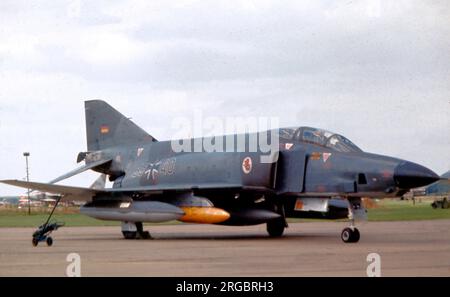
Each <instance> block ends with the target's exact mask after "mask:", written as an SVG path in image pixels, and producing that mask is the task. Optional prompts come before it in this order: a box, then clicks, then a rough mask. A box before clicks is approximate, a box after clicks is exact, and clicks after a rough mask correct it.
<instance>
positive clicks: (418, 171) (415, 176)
mask: <svg viewBox="0 0 450 297" xmlns="http://www.w3.org/2000/svg"><path fill="white" fill-rule="evenodd" d="M394 180H395V184H396V185H397V187H399V188H401V189H412V188H418V187H422V186H426V185H429V184H431V183H434V182H435V181H438V180H439V176H438V175H437V174H436V173H434V172H433V171H431V170H430V169H428V168H426V167H423V166H421V165H419V164H415V163H412V162H408V161H404V162H401V163H400V164H399V165H397V167H396V168H395V171H394Z"/></svg>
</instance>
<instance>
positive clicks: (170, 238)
mask: <svg viewBox="0 0 450 297" xmlns="http://www.w3.org/2000/svg"><path fill="white" fill-rule="evenodd" d="M346 225H347V223H344V222H317V223H316V222H307V223H293V224H290V226H289V228H288V229H287V230H286V232H285V236H284V237H282V238H269V237H268V236H267V233H266V230H265V225H258V226H248V227H226V226H215V225H190V224H185V225H183V224H181V225H155V226H146V230H148V231H150V232H151V234H152V236H153V237H154V239H152V240H125V239H123V238H122V234H121V232H120V227H63V228H61V229H59V230H58V231H56V232H55V233H53V239H54V243H53V246H52V247H48V246H47V245H46V244H45V242H42V243H40V244H39V246H38V247H33V246H32V244H31V234H32V232H33V230H34V229H33V228H0V276H65V275H66V270H67V268H68V265H69V264H70V262H68V261H67V256H68V254H70V253H77V254H78V255H79V256H80V259H81V263H80V272H81V276H181V277H188V276H190V277H192V276H225V277H226V276H228V277H231V276H367V273H366V271H367V267H368V265H369V264H370V263H371V262H370V261H368V260H367V256H368V255H369V254H370V253H377V254H379V256H380V260H381V262H380V264H381V265H380V268H381V270H380V271H381V276H450V220H433V221H411V222H409V221H408V222H370V223H363V224H361V225H359V226H358V228H359V230H360V232H361V240H360V242H358V243H352V244H345V243H343V242H342V241H341V239H340V233H341V230H342V229H343V228H344V227H346Z"/></svg>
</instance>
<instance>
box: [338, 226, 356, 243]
mask: <svg viewBox="0 0 450 297" xmlns="http://www.w3.org/2000/svg"><path fill="white" fill-rule="evenodd" d="M360 237H361V234H360V233H359V230H358V229H356V228H353V229H352V228H350V227H347V228H345V229H344V230H342V233H341V239H342V241H343V242H345V243H353V242H358V241H359V239H360Z"/></svg>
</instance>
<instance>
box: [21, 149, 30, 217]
mask: <svg viewBox="0 0 450 297" xmlns="http://www.w3.org/2000/svg"><path fill="white" fill-rule="evenodd" d="M23 156H24V157H25V162H26V166H27V167H26V169H27V182H29V181H30V173H29V170H28V157H29V156H30V153H29V152H25V153H23ZM27 196H28V215H30V214H31V200H30V189H27Z"/></svg>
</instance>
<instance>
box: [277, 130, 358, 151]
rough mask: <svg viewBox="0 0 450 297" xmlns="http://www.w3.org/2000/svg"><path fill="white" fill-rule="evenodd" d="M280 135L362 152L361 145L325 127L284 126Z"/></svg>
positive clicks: (324, 145) (332, 147) (295, 139)
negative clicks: (324, 128) (358, 145)
mask: <svg viewBox="0 0 450 297" xmlns="http://www.w3.org/2000/svg"><path fill="white" fill-rule="evenodd" d="M280 137H281V138H283V139H286V140H293V141H301V142H307V143H312V144H315V145H320V146H323V147H327V148H330V149H332V150H335V151H338V152H343V153H349V152H362V150H361V149H360V148H359V147H357V146H356V145H355V144H354V143H353V142H351V141H350V140H348V139H347V138H345V137H344V136H342V135H339V134H336V133H333V132H330V131H326V130H323V129H317V128H312V127H300V128H282V129H280Z"/></svg>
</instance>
